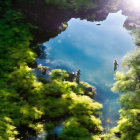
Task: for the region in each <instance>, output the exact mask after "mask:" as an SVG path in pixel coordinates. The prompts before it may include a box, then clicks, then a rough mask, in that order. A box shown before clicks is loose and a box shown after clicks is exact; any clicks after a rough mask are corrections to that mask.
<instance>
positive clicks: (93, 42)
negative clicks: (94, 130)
mask: <svg viewBox="0 0 140 140" xmlns="http://www.w3.org/2000/svg"><path fill="white" fill-rule="evenodd" d="M126 18H127V17H126V16H124V15H122V14H121V11H119V12H117V13H111V14H109V15H108V17H107V19H106V20H104V21H102V22H100V24H101V25H97V22H89V21H87V20H80V19H75V18H72V19H71V20H70V21H69V22H68V28H67V29H66V30H65V31H64V32H62V33H61V34H59V35H58V36H57V37H55V38H53V39H50V40H49V41H48V42H45V43H44V45H45V46H46V47H45V53H46V54H47V58H46V59H39V58H38V59H37V62H38V65H40V64H41V65H42V66H49V67H50V68H56V69H59V68H60V69H64V70H67V71H68V72H76V70H77V69H81V80H82V81H85V82H88V83H89V84H91V85H93V86H95V87H96V90H97V94H96V96H95V100H96V101H98V102H100V103H101V104H103V109H102V116H101V119H102V123H103V126H104V128H106V127H113V126H115V125H116V121H117V120H118V118H119V113H118V110H119V109H120V104H119V102H118V99H119V94H116V93H113V92H112V91H111V87H112V86H113V83H114V82H115V81H114V80H113V78H114V74H115V73H114V72H113V62H114V60H115V59H116V60H117V62H118V64H119V66H118V69H117V71H122V69H121V62H122V59H123V56H124V55H126V54H127V53H128V52H131V51H133V50H134V48H135V45H134V41H133V40H132V38H131V36H130V34H129V31H127V30H126V29H125V28H124V27H123V23H124V21H125V20H126ZM108 120H109V121H110V123H108Z"/></svg>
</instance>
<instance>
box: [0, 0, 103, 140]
mask: <svg viewBox="0 0 140 140" xmlns="http://www.w3.org/2000/svg"><path fill="white" fill-rule="evenodd" d="M5 7H6V10H5V11H4V10H3V14H2V15H0V17H1V19H0V67H1V71H0V139H1V140H6V139H9V140H10V139H17V138H20V139H21V138H22V137H25V136H28V135H38V134H40V133H41V132H42V131H44V128H45V129H46V131H47V132H48V136H49V134H50V133H49V132H50V131H52V130H53V129H54V128H55V127H56V126H57V125H59V124H60V123H61V124H62V125H63V126H64V131H63V133H62V135H61V137H62V138H64V139H66V137H70V135H71V133H69V132H70V131H71V128H73V124H71V125H67V124H68V123H70V122H72V120H76V121H77V124H78V125H77V124H76V125H75V126H74V129H73V132H74V131H75V132H74V135H73V136H72V135H71V136H72V137H75V139H77V138H79V139H80V138H81V136H80V135H79V133H81V132H80V131H79V132H78V131H77V129H81V130H83V132H85V134H83V135H84V136H85V137H86V138H87V139H90V138H91V137H92V134H96V135H98V134H100V133H101V131H102V128H101V121H100V119H98V118H96V117H95V115H97V114H98V111H99V110H100V108H101V105H100V104H99V103H97V102H95V101H93V100H92V98H90V97H91V96H92V95H93V94H94V93H95V90H93V91H92V92H91V93H90V94H89V95H90V97H88V96H86V95H88V92H87V91H86V92H85V90H86V88H87V87H90V86H89V85H88V84H84V83H81V86H80V87H79V88H78V85H77V84H76V83H75V82H69V81H65V80H64V79H67V77H68V74H67V72H66V71H61V70H53V71H52V72H51V73H50V81H46V80H45V79H43V78H42V77H40V78H39V79H37V78H36V77H35V75H34V74H33V73H32V72H31V70H32V69H31V68H30V67H29V66H30V65H31V64H33V63H34V61H35V58H36V56H37V55H36V54H35V53H34V51H33V50H31V49H30V41H31V40H32V39H33V36H32V35H31V33H30V28H33V27H32V26H31V25H30V24H28V23H24V17H23V15H22V14H21V13H20V12H18V11H15V10H12V6H11V4H10V0H9V1H8V0H7V1H5V2H4V3H3V5H2V8H5ZM32 48H33V47H32ZM38 69H40V70H41V71H44V69H45V71H46V70H47V67H40V66H39V67H38ZM85 93H86V95H85ZM44 122H45V124H44ZM75 123H76V122H75Z"/></svg>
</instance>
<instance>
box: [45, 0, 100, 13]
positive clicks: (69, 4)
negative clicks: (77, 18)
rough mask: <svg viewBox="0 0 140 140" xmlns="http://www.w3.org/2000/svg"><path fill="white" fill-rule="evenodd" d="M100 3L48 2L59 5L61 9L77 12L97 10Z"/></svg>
mask: <svg viewBox="0 0 140 140" xmlns="http://www.w3.org/2000/svg"><path fill="white" fill-rule="evenodd" d="M98 2H99V0H98V1H97V0H94V1H93V0H53V1H52V0H46V3H47V4H53V5H57V6H58V7H59V8H60V9H66V8H69V9H74V10H75V11H77V10H80V9H82V10H83V9H85V10H87V9H92V8H96V7H97V3H98Z"/></svg>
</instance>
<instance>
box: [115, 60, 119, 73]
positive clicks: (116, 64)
mask: <svg viewBox="0 0 140 140" xmlns="http://www.w3.org/2000/svg"><path fill="white" fill-rule="evenodd" d="M117 66H118V63H117V61H116V60H114V71H116V70H117Z"/></svg>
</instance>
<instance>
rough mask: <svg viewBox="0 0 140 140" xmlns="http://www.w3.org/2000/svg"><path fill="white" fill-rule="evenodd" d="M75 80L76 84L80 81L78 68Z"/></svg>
mask: <svg viewBox="0 0 140 140" xmlns="http://www.w3.org/2000/svg"><path fill="white" fill-rule="evenodd" d="M76 82H77V84H79V83H80V69H78V70H77V72H76Z"/></svg>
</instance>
